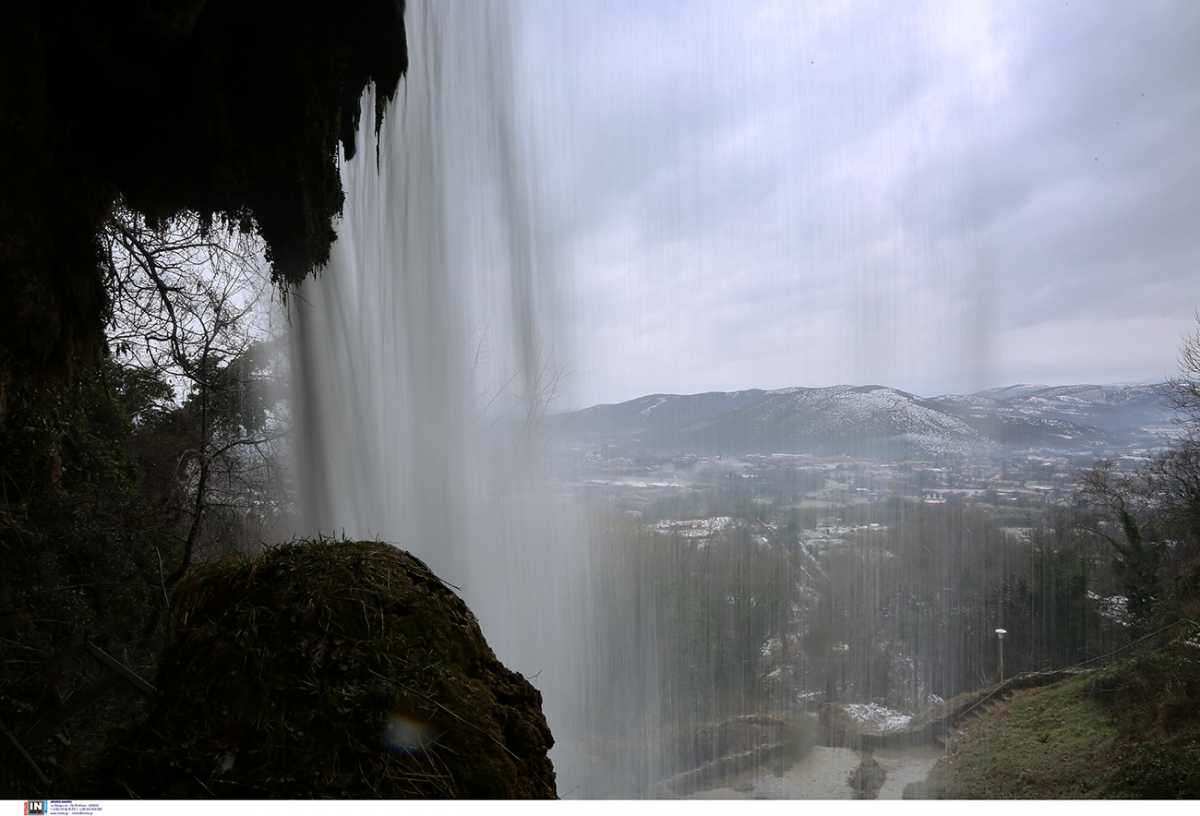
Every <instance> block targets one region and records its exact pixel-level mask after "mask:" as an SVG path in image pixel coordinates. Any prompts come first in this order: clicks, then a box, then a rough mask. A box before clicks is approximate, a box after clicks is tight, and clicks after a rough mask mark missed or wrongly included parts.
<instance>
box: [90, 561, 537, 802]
mask: <svg viewBox="0 0 1200 816" xmlns="http://www.w3.org/2000/svg"><path fill="white" fill-rule="evenodd" d="M158 689H159V700H158V702H157V705H156V706H155V707H154V709H153V712H152V713H151V715H150V717H149V718H148V720H147V721H146V722H145V723H143V724H142V725H140V726H139V727H137V728H136V729H134V730H133V731H132V732H131V733H130V734H129V737H128V739H126V740H125V741H124V742H123V744H122V745H121V747H120V749H119V750H118V751H117V752H116V754H115V755H114V756H113V757H112V758H111V761H110V763H109V767H108V768H107V769H106V771H105V775H106V777H107V778H109V779H111V780H113V782H112V784H113V785H115V786H116V787H115V789H114V790H112V791H111V793H112V795H130V794H132V795H137V796H150V797H196V796H218V797H238V798H243V797H297V796H315V797H333V796H338V797H341V796H352V797H419V798H434V797H439V798H440V797H471V798H513V797H554V796H555V779H554V769H553V767H552V765H551V763H550V760H549V758H548V757H547V752H548V751H549V749H550V747H551V746H552V745H553V738H552V737H551V735H550V729H549V728H548V727H547V725H546V720H545V717H544V716H543V714H542V698H541V695H540V694H539V693H538V691H537V690H536V689H535V688H533V686H531V685H530V684H529V682H528V681H527V680H526V679H525V678H524V677H522V676H521V675H520V674H517V673H516V672H512V671H509V670H508V669H506V668H505V667H504V666H503V665H501V663H500V662H499V660H497V659H496V656H495V654H493V652H492V650H491V649H490V648H489V647H488V645H487V643H486V641H485V640H484V638H483V635H482V633H481V632H480V630H479V625H478V623H477V622H476V620H475V617H474V615H472V614H471V611H470V610H469V609H468V608H467V606H466V604H464V603H463V601H462V600H461V599H460V598H459V597H458V596H457V595H456V594H455V593H454V592H453V591H452V590H451V589H449V588H448V587H447V586H446V585H445V584H444V583H443V582H442V581H441V580H439V579H438V578H437V576H435V575H434V574H433V573H432V572H430V570H429V569H428V567H426V566H425V565H424V564H423V563H422V562H421V561H419V560H418V559H416V558H414V557H413V556H411V555H409V554H408V553H405V552H403V551H401V550H398V549H396V548H394V547H390V546H388V545H386V544H381V543H371V542H309V543H302V544H294V545H288V546H284V547H280V548H277V549H272V550H270V551H268V552H267V553H265V554H263V555H261V556H258V557H256V558H252V559H245V558H243V559H238V560H236V561H230V562H225V563H222V564H219V565H216V566H213V567H210V568H207V569H204V570H202V571H200V572H199V573H197V574H195V575H193V576H192V577H190V578H189V579H188V580H187V581H186V583H185V584H184V585H182V586H181V587H180V589H179V594H178V598H177V617H176V638H175V641H174V643H173V645H172V646H170V647H169V648H168V650H167V652H166V653H165V655H164V659H163V662H162V665H161V669H160V673H159V677H158Z"/></svg>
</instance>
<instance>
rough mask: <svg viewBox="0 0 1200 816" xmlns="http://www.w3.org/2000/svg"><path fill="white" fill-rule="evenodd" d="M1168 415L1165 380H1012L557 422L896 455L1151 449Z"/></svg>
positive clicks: (783, 447)
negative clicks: (960, 391) (979, 386)
mask: <svg viewBox="0 0 1200 816" xmlns="http://www.w3.org/2000/svg"><path fill="white" fill-rule="evenodd" d="M1170 420H1171V409H1170V405H1169V404H1168V402H1167V399H1166V395H1165V392H1164V391H1163V389H1162V386H1158V385H1068V386H1045V385H1013V386H1008V387H1005V388H992V389H987V390H984V391H978V392H976V393H974V394H964V395H944V396H940V397H932V398H926V397H919V396H917V395H915V394H910V393H908V392H907V391H901V390H899V389H896V388H887V387H884V386H879V385H866V386H851V385H838V386H833V387H830V388H784V389H779V390H774V391H764V390H760V389H753V390H748V391H730V392H710V393H705V394H690V395H678V394H651V395H649V396H645V397H639V398H638V399H635V400H630V401H628V402H622V403H618V404H615V405H596V406H593V407H591V408H586V409H584V410H582V411H576V412H573V413H569V414H560V415H558V416H556V417H555V418H554V423H555V427H556V429H557V430H558V431H559V432H561V433H562V434H564V435H566V436H567V437H568V438H571V439H574V440H578V441H583V442H590V443H595V444H613V445H618V446H622V447H627V448H631V449H641V450H647V451H660V452H693V453H725V454H738V453H770V452H778V453H816V454H838V453H847V454H855V455H864V456H875V455H878V456H892V457H895V456H947V455H965V454H971V453H987V452H1000V451H1002V450H1004V449H1025V448H1030V449H1047V450H1056V451H1064V452H1087V451H1092V452H1102V451H1104V450H1112V449H1126V448H1130V447H1137V446H1147V447H1151V446H1156V445H1158V444H1161V439H1162V435H1163V434H1164V433H1166V432H1168V431H1169V429H1170V427H1171V425H1170Z"/></svg>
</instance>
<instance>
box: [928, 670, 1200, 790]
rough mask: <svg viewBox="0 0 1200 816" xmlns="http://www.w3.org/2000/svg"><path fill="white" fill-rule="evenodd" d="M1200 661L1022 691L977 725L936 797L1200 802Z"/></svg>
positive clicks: (935, 775) (938, 781)
mask: <svg viewBox="0 0 1200 816" xmlns="http://www.w3.org/2000/svg"><path fill="white" fill-rule="evenodd" d="M1197 701H1200V652H1198V651H1197V650H1196V649H1194V648H1189V647H1184V646H1176V647H1174V648H1171V649H1164V650H1162V651H1159V652H1155V653H1153V654H1150V655H1146V656H1143V657H1140V658H1137V659H1134V660H1130V661H1127V662H1123V663H1120V664H1116V665H1113V666H1111V667H1109V668H1106V669H1105V670H1103V671H1100V672H1097V673H1095V674H1091V675H1085V676H1082V677H1079V678H1075V679H1072V680H1068V681H1065V682H1062V683H1059V684H1057V685H1054V686H1050V687H1047V688H1041V689H1030V690H1027V691H1020V692H1017V693H1016V694H1014V695H1013V697H1012V698H1011V700H1010V701H1009V702H1008V703H1007V704H1006V705H1003V706H1000V707H998V708H996V709H995V710H993V711H992V712H990V713H988V714H985V715H984V716H982V717H980V718H979V719H978V720H975V721H974V722H972V723H971V724H970V725H969V726H968V727H967V731H966V734H965V735H964V736H963V738H962V739H961V740H960V742H959V744H958V747H957V750H955V751H953V752H951V753H950V754H948V755H947V757H946V758H945V759H943V760H941V761H939V762H938V764H937V766H936V767H935V768H934V770H933V772H932V773H931V774H930V777H929V782H928V793H929V794H930V795H935V796H940V797H943V798H952V799H987V798H1019V799H1051V798H1072V799H1082V798H1095V797H1108V798H1116V797H1130V796H1132V797H1145V798H1175V797H1187V798H1192V797H1198V796H1200V702H1197Z"/></svg>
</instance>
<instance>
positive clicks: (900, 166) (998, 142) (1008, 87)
mask: <svg viewBox="0 0 1200 816" xmlns="http://www.w3.org/2000/svg"><path fill="white" fill-rule="evenodd" d="M523 5H524V6H525V7H526V8H524V9H523V10H522V11H523V13H522V15H521V20H522V22H521V27H522V32H523V41H522V43H521V47H520V48H519V49H518V54H519V55H520V57H519V59H520V81H519V87H518V99H519V104H520V105H521V106H522V113H521V115H520V116H518V117H517V118H516V121H517V122H525V123H527V124H528V127H529V132H528V133H526V134H524V135H525V137H526V138H528V139H529V140H531V142H532V143H533V145H534V147H533V148H532V156H533V161H532V165H533V166H534V168H535V171H536V176H535V177H534V179H533V181H532V182H531V183H533V184H535V185H536V187H537V190H538V192H539V197H540V199H541V205H542V213H541V218H542V219H543V223H546V224H547V225H548V229H549V232H550V234H551V235H552V237H553V240H554V241H556V242H557V245H558V250H559V258H558V261H557V263H556V268H557V269H558V270H559V271H560V272H561V274H562V275H563V276H564V278H565V283H566V285H565V287H564V290H565V293H566V296H565V299H566V301H567V308H566V310H565V314H564V315H563V318H564V319H563V326H564V327H565V329H566V336H567V339H568V340H569V341H570V344H569V345H570V348H571V352H572V353H571V355H570V360H569V362H568V364H567V366H568V369H569V373H570V376H569V378H568V382H567V384H566V389H567V394H568V396H567V399H566V402H567V403H569V404H571V405H583V404H591V403H595V402H612V401H618V400H623V399H628V398H631V397H635V396H639V395H642V394H646V393H652V392H695V391H704V390H732V389H738V388H751V387H763V388H774V387H783V386H790V385H831V384H835V383H846V382H848V383H856V384H866V383H878V384H882V385H893V386H898V387H901V388H906V389H908V390H912V391H916V392H918V393H922V394H933V393H941V392H946V391H963V390H973V389H976V388H981V387H986V386H991V385H1000V384H1008V383H1012V382H1046V383H1064V382H1084V381H1090V382H1117V381H1129V380H1145V379H1150V378H1155V377H1162V376H1166V375H1169V374H1171V373H1173V372H1174V370H1175V360H1176V355H1177V349H1178V345H1179V341H1180V338H1181V336H1182V335H1183V334H1184V333H1185V332H1186V331H1188V330H1189V328H1190V327H1191V325H1192V322H1193V319H1194V318H1193V316H1194V313H1195V310H1196V309H1197V307H1200V285H1198V284H1200V150H1198V149H1197V147H1196V146H1197V145H1200V46H1198V45H1197V44H1198V43H1200V3H1196V2H1190V0H1185V1H1184V2H1177V3H1169V2H1136V3H1135V2H1078V0H1070V2H1057V3H1051V2H1048V1H1043V0H1039V2H1033V3H1029V4H1023V3H1018V2H1003V3H996V4H992V3H982V2H981V3H970V2H960V1H959V0H956V2H954V3H947V2H933V3H929V4H921V3H916V2H905V3H892V2H881V3H851V2H826V3H814V2H806V3H801V2H750V1H748V0H747V1H743V0H739V2H729V0H719V1H717V2H704V1H703V0H685V1H681V2H650V0H627V1H621V0H618V1H617V2H611V1H610V2H601V3H584V2H563V1H562V0H527V2H525V3H524V4H523Z"/></svg>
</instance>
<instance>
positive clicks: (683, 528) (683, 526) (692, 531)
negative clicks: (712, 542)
mask: <svg viewBox="0 0 1200 816" xmlns="http://www.w3.org/2000/svg"><path fill="white" fill-rule="evenodd" d="M732 525H733V518H732V517H731V516H713V517H712V518H703V519H684V520H682V521H660V522H659V523H658V524H655V525H654V531H655V532H656V533H659V534H661V535H677V536H680V537H682V538H711V537H712V536H714V535H716V534H717V533H719V532H721V531H722V530H727V529H729V527H731V526H732Z"/></svg>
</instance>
